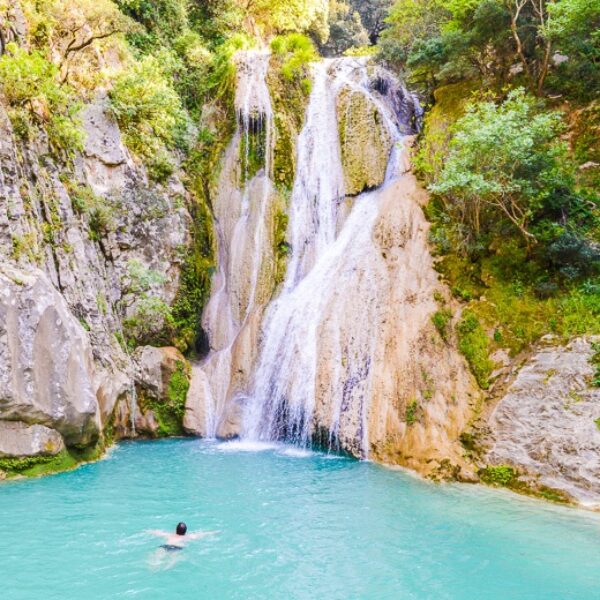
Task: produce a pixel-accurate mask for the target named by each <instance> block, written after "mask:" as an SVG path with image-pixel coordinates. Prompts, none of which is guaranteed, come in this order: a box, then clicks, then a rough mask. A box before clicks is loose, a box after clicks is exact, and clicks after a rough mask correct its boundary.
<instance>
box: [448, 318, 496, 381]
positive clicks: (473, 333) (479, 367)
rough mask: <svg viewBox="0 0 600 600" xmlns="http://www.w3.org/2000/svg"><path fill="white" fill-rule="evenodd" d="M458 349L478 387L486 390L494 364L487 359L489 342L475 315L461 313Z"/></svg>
mask: <svg viewBox="0 0 600 600" xmlns="http://www.w3.org/2000/svg"><path fill="white" fill-rule="evenodd" d="M457 332H458V349H459V350H460V351H461V352H462V353H463V355H464V356H465V358H466V359H467V362H468V363H469V366H470V367H471V371H472V373H473V375H475V379H477V383H478V384H479V386H480V387H481V388H482V389H484V390H486V389H487V388H488V387H489V386H490V381H489V377H490V375H491V373H492V370H493V368H494V363H493V362H492V361H491V360H490V359H489V340H488V337H487V335H486V333H485V331H484V329H483V327H482V326H481V324H480V323H479V320H478V319H477V316H476V315H475V313H473V312H471V311H470V310H468V309H467V310H465V311H464V312H463V318H462V319H461V321H460V323H459V324H458V327H457Z"/></svg>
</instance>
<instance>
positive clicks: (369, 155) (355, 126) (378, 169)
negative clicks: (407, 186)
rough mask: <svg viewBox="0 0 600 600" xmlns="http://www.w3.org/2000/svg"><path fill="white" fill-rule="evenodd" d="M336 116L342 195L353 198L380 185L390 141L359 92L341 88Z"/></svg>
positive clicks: (380, 118)
mask: <svg viewBox="0 0 600 600" xmlns="http://www.w3.org/2000/svg"><path fill="white" fill-rule="evenodd" d="M337 114H338V120H339V123H338V128H339V135H340V148H341V153H342V166H343V169H344V183H345V188H346V194H348V195H350V196H355V195H356V194H359V193H361V192H362V191H364V190H368V189H372V188H375V187H377V186H379V185H381V184H382V183H383V181H384V179H385V173H386V170H387V164H388V160H389V156H390V152H391V150H392V138H391V135H390V133H389V131H388V129H387V127H386V124H385V122H384V119H383V116H382V115H381V113H380V112H379V110H378V109H377V107H376V105H375V104H374V103H373V102H372V100H371V99H370V98H369V97H368V96H367V95H366V94H364V93H362V92H360V91H354V90H351V89H348V88H344V89H343V90H342V91H341V92H340V93H339V95H338V99H337Z"/></svg>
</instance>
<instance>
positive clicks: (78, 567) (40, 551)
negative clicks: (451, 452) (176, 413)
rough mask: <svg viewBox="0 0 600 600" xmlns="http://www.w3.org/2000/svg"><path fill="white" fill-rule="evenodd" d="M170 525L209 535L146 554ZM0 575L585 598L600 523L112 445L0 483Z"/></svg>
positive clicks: (401, 480)
mask: <svg viewBox="0 0 600 600" xmlns="http://www.w3.org/2000/svg"><path fill="white" fill-rule="evenodd" d="M252 449H253V450H254V451H249V450H252ZM180 520H184V521H186V522H187V523H188V526H189V528H190V530H198V529H203V530H220V533H219V534H218V535H216V536H214V537H210V538H205V539H201V540H198V541H195V542H191V543H190V545H189V546H188V547H187V548H185V549H184V550H182V551H180V552H175V553H170V554H167V553H164V552H163V551H157V546H158V545H159V544H160V543H161V542H160V541H159V540H158V539H157V538H154V537H152V536H150V535H148V534H146V533H144V530H146V529H171V528H174V526H175V524H176V523H177V522H178V521H180ZM0 573H1V574H2V577H1V582H0V590H1V592H0V597H2V598H3V599H4V600H13V599H28V600H29V599H38V598H40V599H46V600H49V599H54V598H60V599H71V598H73V599H86V600H87V599H96V598H103V599H104V598H107V599H109V598H130V597H131V598H156V599H163V598H165V599H170V598H202V599H205V598H208V599H212V598H225V599H229V598H236V599H238V598H239V599H253V598H269V599H271V598H272V599H279V598H282V599H287V598H290V599H296V598H298V599H314V598H323V599H327V600H332V599H344V600H346V599H359V598H360V599H380V598H381V599H388V598H389V599H402V600H403V599H411V598H415V599H417V598H418V599H424V598H432V599H443V598H461V599H462V598H465V599H467V598H469V599H472V600H479V599H513V598H536V599H538V598H539V599H563V598H573V599H577V600H583V599H587V598H600V585H599V579H600V518H599V516H598V515H595V514H592V513H587V512H584V511H578V510H573V509H566V508H557V507H554V506H550V505H548V504H545V503H543V502H539V501H535V500H530V499H526V498H520V497H517V496H514V495H512V494H510V493H507V492H503V491H495V490H488V489H484V488H480V487H477V486H459V485H435V484H431V483H427V482H423V481H420V480H419V479H416V478H415V477H412V476H410V475H407V474H405V473H402V472H399V471H393V470H390V469H385V468H383V467H379V466H376V465H374V464H371V463H366V462H356V461H354V460H350V459H346V458H340V457H335V456H334V457H332V456H327V455H323V454H318V453H308V452H302V451H299V450H297V449H295V448H290V447H286V446H271V447H266V448H265V449H263V450H262V451H256V448H247V447H245V446H243V445H239V444H235V443H228V444H219V443H214V442H213V443H211V442H202V441H198V440H168V441H161V442H138V443H126V444H121V445H120V446H118V447H117V448H116V449H115V450H114V451H113V452H112V453H111V455H110V457H109V458H108V459H106V460H103V461H100V462H97V463H95V464H90V465H86V466H83V467H81V468H80V469H78V470H76V471H72V472H70V473H63V474H59V475H55V476H51V477H46V478H41V479H36V480H28V481H14V482H7V483H3V484H1V485H0Z"/></svg>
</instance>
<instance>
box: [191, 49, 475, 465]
mask: <svg viewBox="0 0 600 600" xmlns="http://www.w3.org/2000/svg"><path fill="white" fill-rule="evenodd" d="M268 63H269V56H268V54H266V53H261V52H252V53H250V52H248V53H243V54H241V55H240V56H239V57H238V90H237V94H236V107H237V112H238V128H237V132H236V134H235V135H234V138H233V140H232V142H231V144H230V145H229V147H228V149H227V151H226V153H225V157H224V160H223V163H222V170H221V176H220V180H219V185H218V189H217V194H216V196H215V197H214V198H213V203H212V204H213V211H214V220H215V232H216V235H217V240H218V259H219V271H218V272H217V273H216V274H215V276H214V279H213V287H212V289H213V293H212V296H211V299H210V301H209V303H208V305H207V307H206V310H205V313H204V317H203V323H204V327H205V329H206V331H207V333H208V336H209V340H210V348H211V351H210V353H209V355H208V358H207V359H206V360H205V361H204V363H202V364H199V365H195V366H194V367H193V374H192V383H191V386H190V391H189V393H188V400H187V404H186V414H185V419H184V426H185V427H186V429H187V431H190V432H193V433H197V434H200V435H204V436H208V437H213V436H218V437H226V438H231V437H235V436H240V437H241V438H242V439H244V440H246V441H251V442H255V441H269V442H270V441H275V440H287V441H292V442H294V443H296V444H298V445H304V446H306V445H309V444H311V443H316V444H319V445H323V446H329V447H330V448H332V449H336V450H337V449H339V450H344V451H347V452H350V453H352V454H353V455H355V456H362V457H365V456H372V457H374V458H378V459H382V460H389V461H391V462H400V463H402V464H406V465H408V466H413V467H415V468H420V469H421V470H422V471H423V472H430V471H432V470H434V469H436V468H442V467H440V463H439V460H438V459H439V457H443V459H444V464H447V463H448V461H452V462H454V464H457V463H460V461H461V460H462V456H463V450H462V447H461V446H460V444H459V442H458V441H457V440H458V436H459V433H460V432H461V431H462V430H463V429H464V427H465V425H466V422H467V420H468V418H469V416H470V414H471V412H470V410H471V409H470V402H471V400H472V399H473V398H474V396H473V394H472V387H471V386H472V383H471V381H472V380H471V378H470V375H469V373H468V368H467V366H466V365H465V362H464V359H463V358H462V357H461V356H460V354H459V353H458V352H457V351H456V349H455V348H454V347H453V346H452V344H450V343H447V342H444V341H442V340H441V338H440V336H439V334H437V332H436V330H435V328H434V326H433V324H432V316H433V314H434V313H435V311H436V310H438V305H437V303H436V301H435V300H434V296H435V294H436V292H437V293H442V292H443V291H444V290H443V287H442V286H441V285H440V283H439V281H438V276H437V273H436V272H435V269H434V268H433V261H432V258H431V254H430V252H429V248H428V244H427V236H428V233H427V232H428V224H427V221H426V219H425V217H424V215H423V211H422V210H421V205H422V203H423V202H424V201H425V200H426V197H425V194H424V192H423V190H422V189H421V188H420V187H419V186H418V183H417V182H416V180H415V178H414V176H413V175H412V174H411V173H410V172H409V165H408V159H407V152H406V149H405V142H406V140H407V139H408V138H407V137H406V136H407V135H410V134H413V133H415V131H416V128H417V127H418V122H419V119H420V114H421V111H420V108H419V106H418V103H417V102H416V99H415V98H414V96H412V95H411V94H409V93H408V92H407V91H406V89H405V88H404V87H403V86H402V84H401V83H399V82H398V81H397V80H396V79H395V78H394V77H393V76H392V75H390V74H389V73H388V72H386V71H385V70H384V69H381V68H379V67H376V66H374V65H373V64H371V63H370V62H369V61H368V59H366V58H358V59H357V58H341V59H331V60H326V61H323V62H321V63H318V64H315V65H313V78H312V90H311V94H310V98H309V99H308V106H307V108H306V112H305V115H304V121H303V123H304V124H303V127H302V130H301V132H300V134H299V136H298V138H297V142H296V161H295V180H294V185H293V189H292V192H291V197H290V200H289V206H287V204H286V202H285V196H284V194H282V193H281V192H280V191H279V190H277V188H276V187H275V185H273V183H272V179H273V178H272V177H270V176H269V175H270V171H271V166H272V165H273V162H274V159H273V147H274V146H275V147H276V148H281V147H282V146H281V145H280V144H279V141H280V140H282V139H285V138H282V137H280V136H281V134H282V133H283V134H284V136H285V135H287V136H288V139H289V136H291V137H292V138H293V136H294V131H295V129H293V127H292V128H290V126H289V123H288V122H286V117H285V115H282V114H278V115H277V118H275V116H274V115H273V108H272V105H271V99H270V97H269V86H268V85H267V81H269V82H270V81H271V79H269V78H270V77H271V73H270V72H269V71H268ZM274 81H275V84H276V85H278V84H277V83H276V82H277V79H276V78H275V79H274ZM274 89H275V88H274ZM279 93H280V91H279ZM279 101H281V96H280V97H279ZM296 108H297V107H296ZM274 121H275V122H277V124H278V127H282V128H284V129H282V131H279V130H276V129H275V127H274ZM284 147H285V146H284ZM277 159H278V164H279V161H284V162H285V161H290V162H292V160H293V159H292V157H289V156H278V157H277ZM273 170H274V171H277V170H276V169H273ZM285 210H287V215H288V228H287V234H286V242H287V243H288V244H289V245H290V248H291V253H290V254H289V255H288V260H287V271H286V274H285V276H284V278H283V281H282V283H281V285H280V286H279V288H278V290H279V293H278V295H276V296H275V299H274V300H272V297H273V295H274V292H276V291H277V280H276V277H275V272H276V271H275V264H276V260H277V259H278V258H279V257H278V255H277V254H276V250H275V248H276V246H275V241H276V236H275V233H274V231H275V227H276V223H280V222H281V219H280V215H281V213H282V212H283V211H285ZM277 244H279V242H277ZM278 247H279V246H277V248H278ZM438 297H439V296H438ZM251 445H252V446H253V444H251ZM436 461H437V462H436ZM436 465H438V466H436Z"/></svg>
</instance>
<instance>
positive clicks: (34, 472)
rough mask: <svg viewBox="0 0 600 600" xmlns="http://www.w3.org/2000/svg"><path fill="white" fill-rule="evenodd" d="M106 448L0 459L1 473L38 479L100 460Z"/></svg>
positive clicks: (70, 450) (73, 449)
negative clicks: (41, 476)
mask: <svg viewBox="0 0 600 600" xmlns="http://www.w3.org/2000/svg"><path fill="white" fill-rule="evenodd" d="M104 448H105V446H104V445H103V444H102V443H100V442H99V443H98V444H96V445H95V446H93V447H91V448H85V449H78V448H66V449H65V450H62V451H61V452H59V453H58V454H56V455H55V456H25V457H20V458H0V471H4V472H5V473H6V474H7V476H8V477H15V476H18V475H22V476H26V477H38V476H40V475H48V474H50V473H58V472H60V471H67V470H69V469H74V468H75V467H77V466H78V465H80V464H81V463H84V462H90V461H94V460H98V459H99V458H100V457H101V456H102V453H103V452H104Z"/></svg>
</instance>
